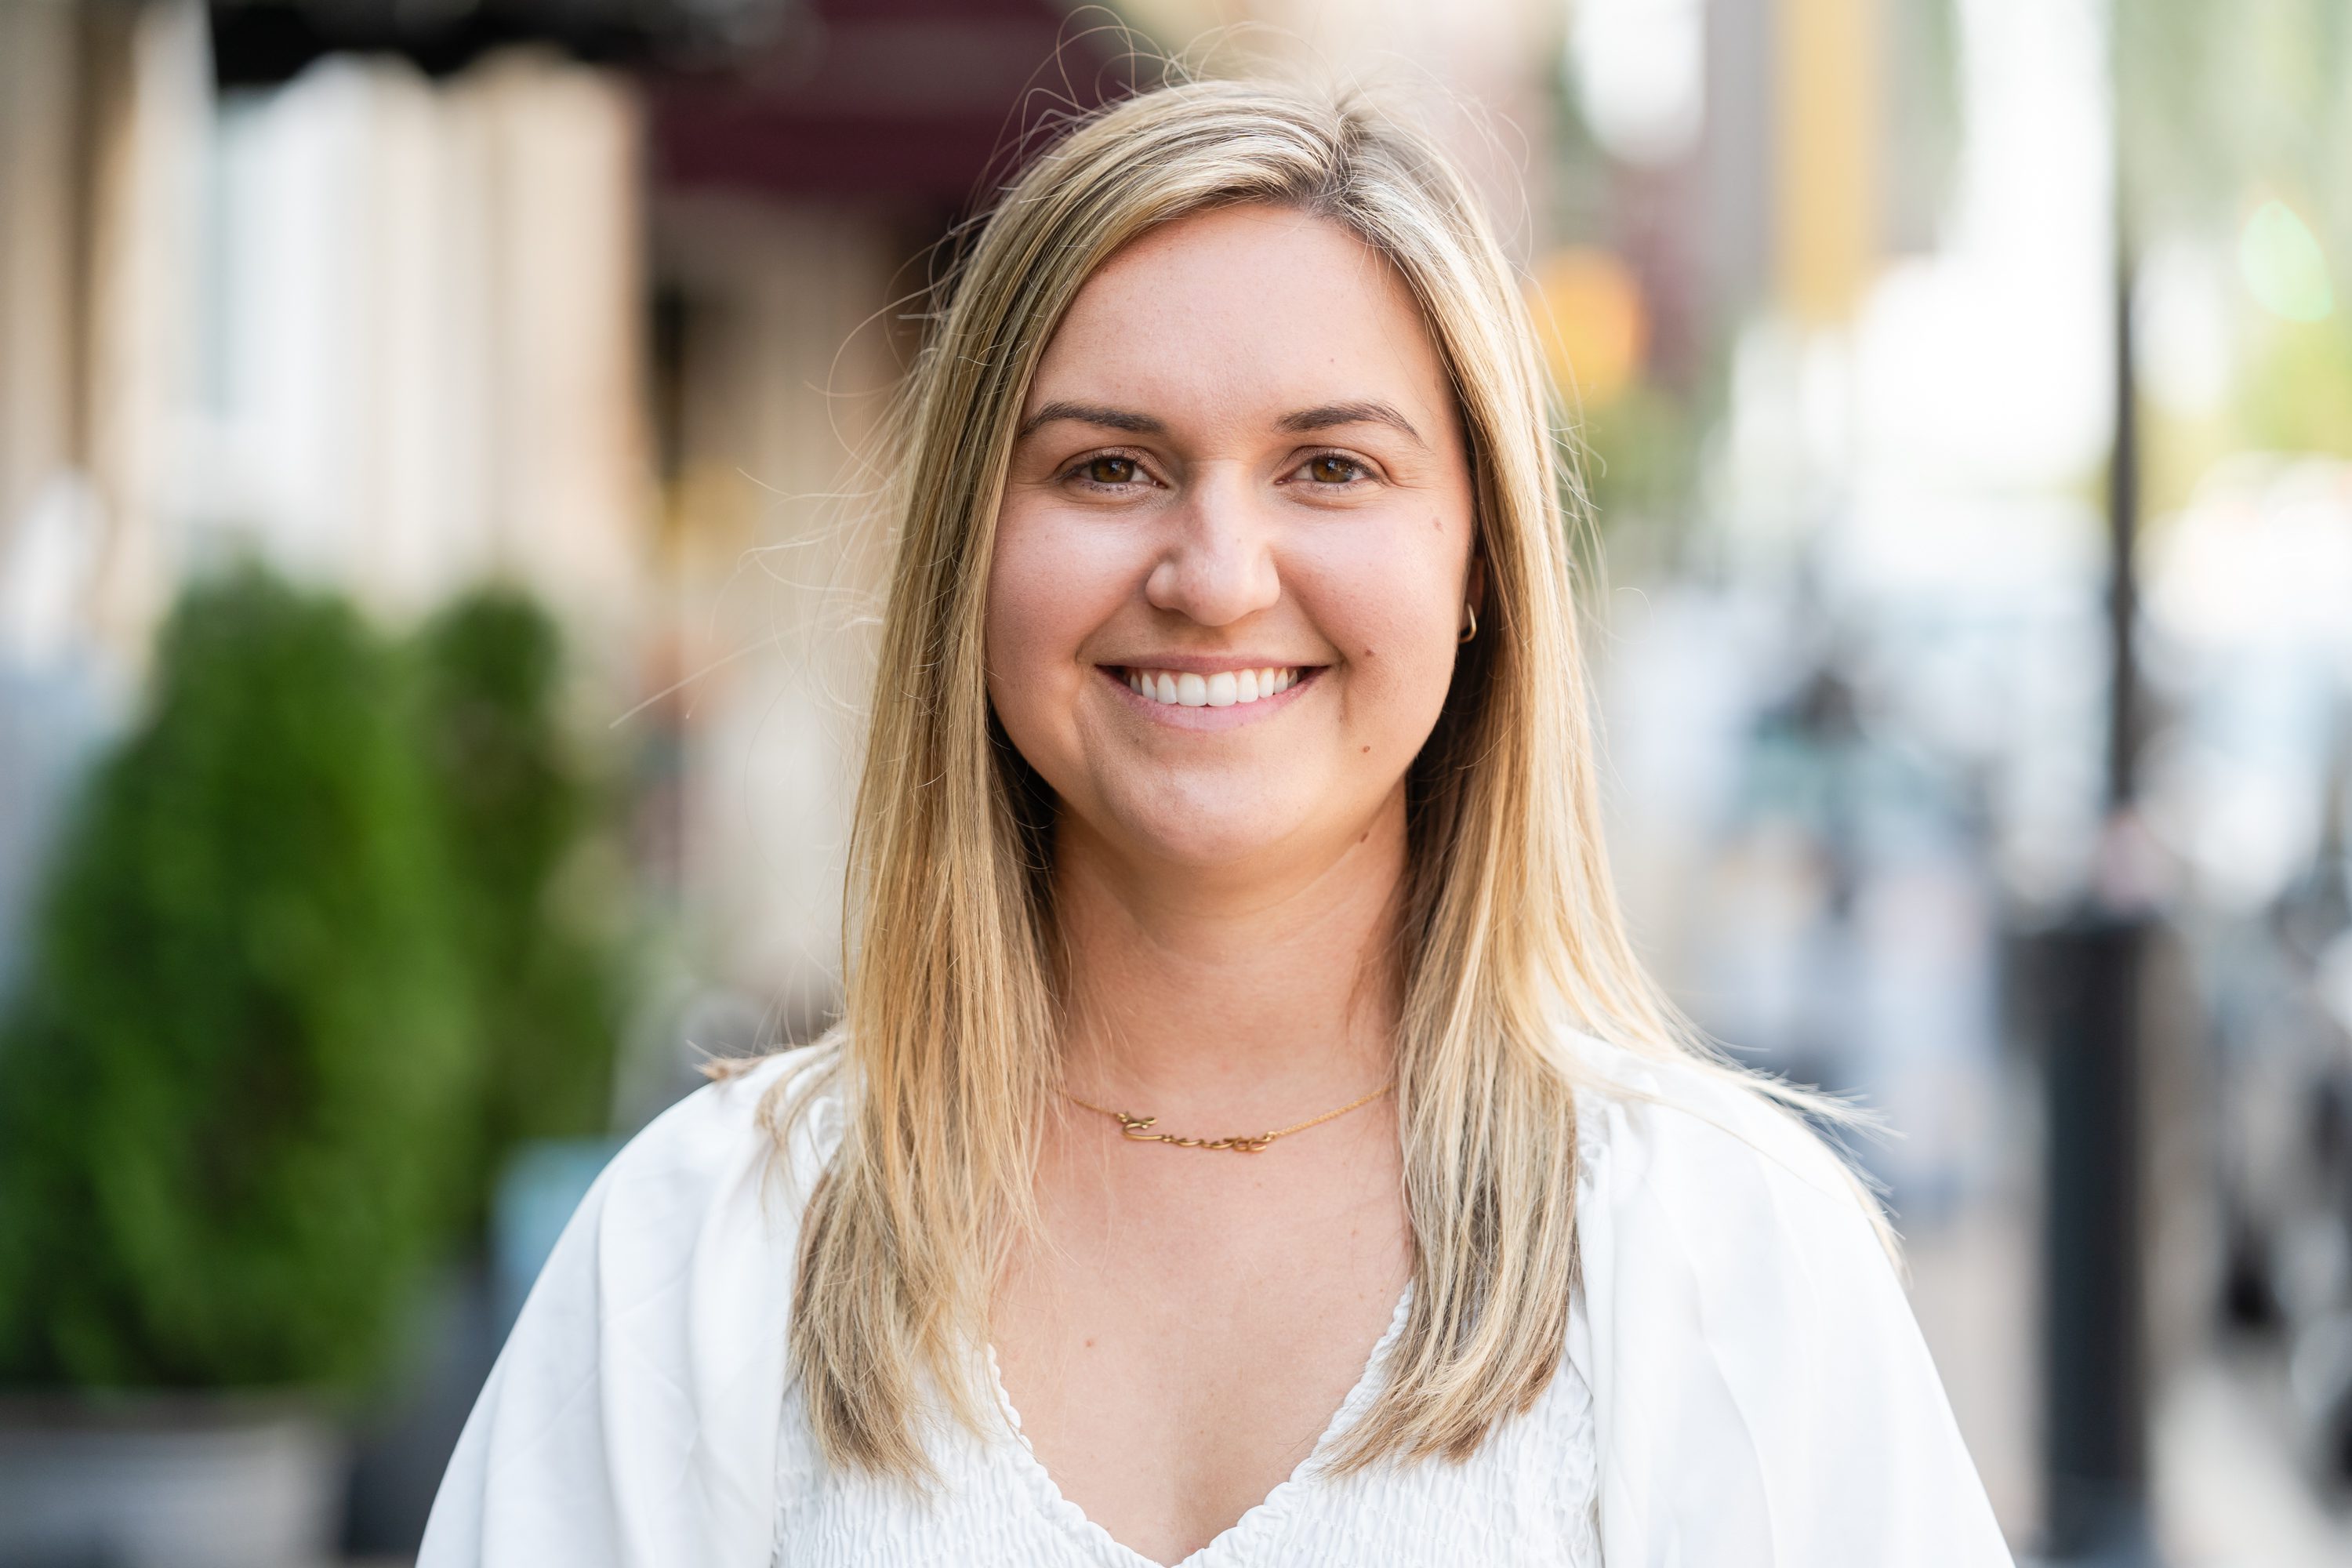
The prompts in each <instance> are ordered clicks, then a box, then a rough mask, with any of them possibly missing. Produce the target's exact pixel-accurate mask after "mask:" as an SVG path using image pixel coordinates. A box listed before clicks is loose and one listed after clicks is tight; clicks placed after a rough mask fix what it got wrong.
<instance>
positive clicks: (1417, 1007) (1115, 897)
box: [423, 82, 2008, 1568]
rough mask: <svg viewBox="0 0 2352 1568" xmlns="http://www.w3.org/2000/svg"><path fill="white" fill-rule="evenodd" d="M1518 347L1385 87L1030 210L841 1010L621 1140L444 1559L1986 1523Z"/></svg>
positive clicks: (1003, 1549) (900, 479)
mask: <svg viewBox="0 0 2352 1568" xmlns="http://www.w3.org/2000/svg"><path fill="white" fill-rule="evenodd" d="M1531 342H1532V339H1531V335H1530V331H1529V327H1528V320H1527V318H1526V315H1525V313H1524V310H1523V309H1522V306H1521V305H1520V303H1519V300H1518V297H1517V290H1516V289H1515V288H1514V286H1513V281H1512V277H1511V274H1510V270H1509V268H1508V267H1507V263H1506V262H1505V260H1504V258H1503V257H1502V255H1501V253H1500V252H1499V250H1498V249H1497V247H1496V244H1495V242H1494V239H1493V238H1492V237H1491V234H1490V231H1489V230H1488V228H1487V227H1486V225H1485V223H1484V221H1483V220H1482V219H1481V217H1480V216H1478V214H1477V213H1476V211H1475V205H1474V203H1473V201H1472V199H1471V198H1470V196H1469V195H1467V193H1466V192H1465V187H1464V185H1463V184H1462V182H1461V180H1460V179H1459V178H1458V176H1457V175H1456V174H1454V173H1453V172H1452V171H1450V170H1449V169H1448V167H1447V166H1446V164H1445V162H1444V159H1443V158H1442V157H1441V156H1440V155H1439V154H1438V153H1437V151H1436V150H1435V149H1434V147H1433V145H1432V144H1431V143H1430V142H1428V141H1427V140H1425V139H1424V138H1423V137H1421V136H1419V135H1416V134H1415V133H1413V132H1411V131H1409V130H1407V129H1405V128H1404V127H1402V126H1401V125H1400V124H1398V123H1397V122H1395V121H1392V120H1391V119H1389V118H1386V117H1383V116H1382V115H1381V114H1379V113H1377V112H1375V111H1373V110H1370V108H1368V107H1366V106H1364V105H1363V104H1361V103H1360V102H1356V101H1352V100H1337V101H1335V100H1326V99H1321V98H1317V97H1314V96H1311V95H1307V94H1301V93H1297V92H1294V91H1291V90H1289V89H1276V88H1272V87H1266V86H1256V85H1244V84H1233V83H1214V82H1201V83H1192V84H1187V85H1180V86H1176V87H1173V88H1170V89H1162V90H1160V91H1156V92H1152V93H1149V94H1146V95H1143V96H1141V97H1139V98H1135V99H1131V100H1128V101H1126V102H1124V103H1121V104H1118V105H1117V106H1116V107H1114V108H1112V109H1110V110H1108V111H1107V112H1104V113H1102V114H1100V115H1098V116H1097V117H1095V118H1093V119H1092V120H1091V121H1088V122H1087V123H1085V124H1082V125H1080V126H1079V127H1078V128H1076V130H1075V131H1073V132H1071V133H1070V134H1069V135H1068V136H1067V137H1066V139H1064V140H1063V141H1062V142H1060V143H1059V144H1058V145H1057V146H1055V148H1054V149H1053V150H1052V151H1050V152H1049V153H1046V154H1045V155H1044V156H1043V157H1042V158H1041V159H1039V160H1038V161H1037V162H1036V163H1034V165H1033V166H1032V168H1031V169H1030V170H1029V171H1028V172H1027V173H1026V174H1024V176H1023V177H1022V178H1021V180H1020V181H1019V183H1018V184H1015V185H1014V186H1013V188H1012V190H1011V191H1010V192H1009V193H1008V194H1007V195H1005V197H1004V199H1003V203H1002V205H1000V207H999V208H998V210H997V211H996V213H995V214H994V216H992V219H991V220H990V222H989V223H988V225H987V226H986V228H985V229H984V230H983V232H982V235H981V236H980V238H979V241H978V243H977V245H976V247H974V249H973V251H972V253H971V256H970V258H969V259H968V260H967V261H966V263H965V264H964V266H963V268H962V269H961V276H960V277H959V278H958V279H956V281H955V283H954V286H953V292H952V298H951V300H950V301H949V302H948V304H947V307H946V309H945V311H944V313H943V315H942V317H941V318H940V321H939V322H938V324H937V329H936V332H935V336H934V339H933V341H932V342H930V343H929V345H928V346H927V348H926V351H925V353H924V354H923V357H922V358H921V360H920V362H919V365H918V367H917V369H916V372H915V374H914V376H913V379H912V383H911V385H910V388H909V390H908V398H907V401H906V404H905V412H904V420H903V427H902V429H901V431H900V433H899V437H898V441H897V443H896V445H895V447H894V451H895V453H896V454H897V455H896V458H895V461H896V465H897V466H896V468H895V470H894V471H893V475H892V477H893V479H894V481H895V482H896V484H897V485H898V487H899V493H898V502H897V521H898V530H899V532H898V562H897V565H896V568H895V574H894V576H893V578H892V582H891V587H890V593H889V601H888V605H887V613H886V616H885V620H884V628H883V636H882V647H881V658H880V671H879V676H878V679H877V683H876V687H875V695H874V703H873V712H872V735H871V741H870V751H869V755H868V758H867V761H866V774H865V780H864V784H863V787H862V790H861V792H860V795H859V799H858V806H857V824H856V847H855V855H854V865H855V872H854V891H855V894H856V897H855V899H854V900H853V908H852V922H851V924H852V931H853V938H854V940H853V942H852V944H851V952H850V955H849V966H848V978H847V989H846V997H845V1009H844V1017H843V1021H842V1024H841V1026H840V1027H839V1028H838V1029H836V1030H835V1032H834V1033H833V1034H832V1035H831V1036H830V1037H827V1038H826V1039H825V1040H824V1042H822V1043H820V1044H819V1045H817V1046H814V1047H809V1048H807V1049H805V1050H801V1051H794V1052H787V1053H784V1054H782V1055H781V1056H776V1057H772V1058H766V1059H764V1060H761V1061H759V1062H757V1063H754V1064H751V1065H750V1066H748V1067H745V1068H738V1069H737V1070H735V1071H734V1072H733V1073H732V1074H731V1075H730V1077H728V1078H727V1079H723V1080H722V1081H720V1082H719V1083H716V1084H714V1085H712V1086H710V1087H709V1088H707V1089H703V1090H702V1091H701V1092H699V1093H698V1094H697V1095H695V1096H693V1097H691V1098H690V1099H689V1100H687V1101H686V1102H685V1103H684V1104H682V1105H681V1106H679V1107H677V1109H675V1110H672V1111H671V1112H670V1113H669V1114H668V1115H667V1116H665V1117H664V1118H663V1119H662V1120H661V1121H657V1122H656V1124H655V1125H654V1126H653V1127H651V1128H649V1129H648V1130H647V1131H646V1132H645V1133H644V1134H642V1135H641V1136H640V1137H639V1138H638V1139H636V1140H635V1142H633V1143H632V1144H631V1145H630V1146H629V1148H628V1149H627V1150H626V1151H625V1152H624V1153H623V1154H622V1155H621V1156H620V1157H619V1158H618V1159H617V1160H616V1161H615V1162H614V1164H613V1166H612V1168H611V1169H610V1170H608V1171H607V1172H606V1173H604V1176H603V1177H602V1178H601V1179H600V1181H599V1182H598V1183H597V1184H596V1187H595V1188H594V1190H593V1192H592V1193H591V1194H590V1195H589V1197H588V1199H587V1200H586V1202H585V1203H584V1204H583V1206H582V1209H581V1211H580V1213H579V1215H577V1216H576V1217H575V1218H574V1219H573V1220H572V1225H571V1226H570V1228H569V1229H568V1230H567V1231H566V1233H565V1235H564V1237H563V1239H562V1243H561V1245H560V1246H559V1247H557V1249H556V1251H555V1254H554V1257H553V1258H551V1261H550V1263H549V1264H548V1266H547V1269H546V1271H545V1274H544V1275H543V1277H542V1278H541V1281H540V1283H539V1285H538V1287H537V1289H535V1290H534V1291H533V1293H532V1296H531V1298H530V1303H529V1305H528V1306H527V1307H526V1309H525V1310H524V1312H523V1315H522V1318H521V1320H520V1322H519V1324H518V1325H517V1327H516V1330H515V1332H514V1336H513V1338H512V1340H511V1341H510V1342H509V1344H508V1346H507V1348H506V1351H505V1352H504V1353H503V1355H502V1356H501V1357H500V1359H499V1365H498V1369H497V1371H496V1372H495V1373H494V1374H493V1375H492V1378H491V1380H490V1384H489V1385H488V1388H487V1389H486V1390H485V1391H484V1393H483V1394H482V1397H481V1401H480V1403H479V1405H478V1407H477V1408H476V1410H475V1412H474V1415H473V1418H472V1420H471V1421H470V1422H469V1423H468V1425H467V1429H466V1433H465V1436H464V1438H463V1440H462V1441H461V1443H460V1445H459V1447H458V1450H457V1457H456V1458H455V1459H454V1460H453V1462H452V1464H451V1466H450V1470H449V1474H448V1477H447V1479H446V1481H445V1483H444V1486H443V1489H442V1493H441V1496H440V1499H439V1500H438V1502H437V1504H436V1510H435V1514H434V1518H433V1521H432V1525H431V1528H430V1531H429V1532H428V1535H427V1539H426V1543H425V1553H424V1557H423V1564H424V1568H453V1565H457V1564H467V1563H489V1564H494V1565H499V1568H505V1565H509V1564H519V1563H562V1564H566V1565H579V1568H586V1565H590V1564H598V1563H628V1564H654V1563H683V1564H696V1565H718V1564H744V1565H747V1568H749V1565H753V1564H763V1563H777V1564H802V1563H811V1564H815V1563H823V1564H834V1563H885V1564H896V1563H947V1562H953V1563H1006V1564H1013V1563H1018V1564H1073V1565H1076V1564H1098V1565H1126V1568H1132V1565H1135V1564H1138V1563H1143V1562H1157V1563H1174V1562H1178V1561H1180V1560H1181V1561H1184V1562H1186V1563H1194V1564H1198V1565H1201V1568H1210V1565H1215V1564H1241V1563H1308V1562H1313V1563H1347V1564H1366V1563H1485V1562H1513V1563H1564V1564H1595V1563H1604V1562H1605V1563H1608V1564H1610V1565H1611V1568H1633V1565H1637V1564H1653V1563H1656V1564H1664V1563H1677V1564H1686V1565H1697V1564H1706V1565H1715V1564H1722V1565H1731V1564H1740V1565H1752V1564H1782V1565H1786V1568H1844V1565H1851V1568H1885V1565H1887V1564H1894V1563H1902V1564H1906V1568H1916V1565H1919V1564H1947V1563H1948V1564H1990V1563H2006V1562H2007V1561H2008V1557H2007V1554H2006V1552H2004V1550H2003V1547H2002V1544H2001V1540H2000V1533H1999V1531H1997V1529H1996V1528H1995V1526H1994V1523H1993V1521H1992V1518H1991V1514H1990V1509H1989V1508H1988V1506H1987V1504H1986V1500H1985V1497H1984V1493H1983V1490H1982V1488H1981V1487H1980V1485H1979V1482H1978V1479H1977V1477H1976V1474H1975V1471H1974V1469H1973V1468H1972V1467H1971V1466H1970V1463H1969V1458H1968V1455H1967V1453H1966V1451H1965V1449H1964V1448H1963V1447H1962V1446H1961V1443H1960V1440H1959V1437H1958V1433H1957V1431H1956V1429H1955V1427H1954V1425H1953V1422H1952V1418H1951V1415H1950V1412H1949V1410H1948V1406H1947V1405H1946V1402H1945V1398H1944V1394H1943V1392H1942V1389H1941V1387H1940V1385H1939V1384H1938V1383H1937V1375H1936V1372H1935V1369H1934V1367H1933V1365H1932V1364H1931V1363H1930V1362H1929V1360H1928V1358H1927V1352H1926V1351H1925V1349H1924V1347H1923V1345H1922V1343H1921V1342H1920V1339H1919V1335H1918V1332H1917V1330H1916V1326H1915V1325H1914V1323H1913V1321H1912V1319H1911V1316H1910V1314H1909V1310H1908V1309H1907V1306H1906V1302H1905V1300H1904V1298H1903V1294H1902V1291H1901V1289H1900V1287H1899V1285H1898V1283H1897V1281H1896V1278H1895V1271H1894V1268H1893V1267H1892V1265H1891V1263H1890V1261H1889V1253H1888V1251H1887V1249H1886V1247H1885V1231H1884V1226H1883V1224H1882V1223H1881V1222H1880V1220H1879V1218H1878V1216H1877V1212H1876V1210H1875V1208H1874V1205H1872V1204H1871V1203H1870V1201H1869V1200H1868V1198H1867V1196H1866V1195H1865V1194H1864V1193H1863V1192H1862V1191H1861V1190H1860V1188H1859V1187H1858V1186H1857V1184H1855V1182H1854V1181H1853V1178H1852V1176H1851V1175H1850V1174H1849V1173H1848V1172H1847V1171H1846V1169H1845V1168H1844V1166H1843V1164H1842V1163H1840V1162H1839V1161H1838V1160H1837V1159H1836V1158H1835V1157H1834V1156H1833V1155H1832V1153H1831V1152H1829V1151H1828V1150H1827V1148H1826V1147H1825V1146H1824V1145H1822V1143H1821V1142H1818V1141H1817V1140H1816V1139H1815V1138H1814V1137H1813V1135H1812V1134H1811V1132H1809V1131H1806V1130H1805V1128H1804V1126H1803V1125H1802V1123H1801V1121H1799V1120H1798V1119H1797V1118H1796V1117H1795V1116H1793V1115H1792V1114H1791V1113H1790V1105H1791V1104H1797V1105H1805V1104H1808V1103H1810V1102H1808V1101H1805V1100H1804V1099H1803V1097H1801V1096H1799V1095H1797V1094H1795V1093H1794V1092H1793V1091H1790V1090H1786V1089H1781V1088H1780V1087H1778V1086H1776V1085H1773V1084H1769V1083H1767V1082H1765V1081H1763V1080H1761V1079H1756V1078H1753V1077H1751V1076H1748V1075H1747V1074H1744V1073H1742V1072H1741V1071H1739V1070H1738V1069H1737V1068H1732V1067H1729V1066H1727V1065H1726V1064H1724V1063H1722V1062H1721V1061H1719V1060H1717V1058H1714V1057H1712V1056H1710V1055H1709V1054H1707V1053H1706V1051H1705V1050H1703V1049H1701V1048H1699V1047H1696V1046H1695V1045H1691V1044H1687V1043H1685V1040H1686V1038H1687V1037H1688V1035H1689V1031H1688V1030H1687V1029H1686V1028H1685V1027H1684V1026H1681V1025H1680V1024H1679V1023H1678V1022H1677V1021H1676V1020H1675V1016H1674V1015H1673V1014H1672V1013H1671V1011H1670V1009H1669V1008H1668V1007H1667V1005H1665V1004H1664V1002H1663V1001H1662V1000H1661V999H1660V997H1659V996H1658V994H1656V992H1655V991H1654V989H1653V987H1652V985H1651V983H1650V982H1649V981H1648V980H1647V979H1646V978H1644V976H1643V973H1642V971H1641V969H1640V967H1639V965H1638V963H1636V961H1635V959H1634V958H1633V954H1632V952H1631V950H1630V948H1629V946H1628V944H1627V942H1626V938H1625V935H1624V931H1623V929H1622V922H1621V920H1620V917H1619V915H1618V912H1617V910H1616V907H1615V905H1614V902H1613V900H1612V893H1611V889H1610V884H1609V879H1608V875H1607V871H1606V868H1605V865H1604V862H1603V858H1602V854H1601V844H1600V839H1599V836H1598V821H1599V817H1598V812H1597V809H1596V805H1595V789H1594V759H1593V754H1592V746H1591V737H1590V735H1589V733H1588V731H1587V729H1586V725H1585V719H1584V713H1585V702H1586V697H1585V692H1584V689H1583V685H1582V676H1581V672H1580V666H1579V663H1578V656H1577V648H1576V642H1575V637H1574V634H1573V620H1572V600H1571V595H1570V581H1569V564H1570V563H1569V552H1568V549H1567V539H1566V527H1567V523H1568V521H1569V512H1570V509H1569V508H1567V507H1566V506H1565V505H1564V504H1563V501H1562V499H1561V498H1562V497H1563V495H1566V494H1568V493H1570V489H1569V485H1568V483H1567V476H1566V474H1565V473H1564V471H1563V468H1562V467H1561V463H1560V459H1559V456H1558V454H1557V451H1556V449H1555V446H1554V443H1553V440H1552V437H1551V432H1550V427H1549V425H1548V423H1547V416H1546V405H1545V401H1544V387H1543V384H1542V381H1541V375H1540V372H1539V371H1538V368H1537V363H1538V362H1537V359H1536V356H1535V353H1534V352H1533V350H1532V348H1531ZM1816 1109H1818V1107H1816Z"/></svg>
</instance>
